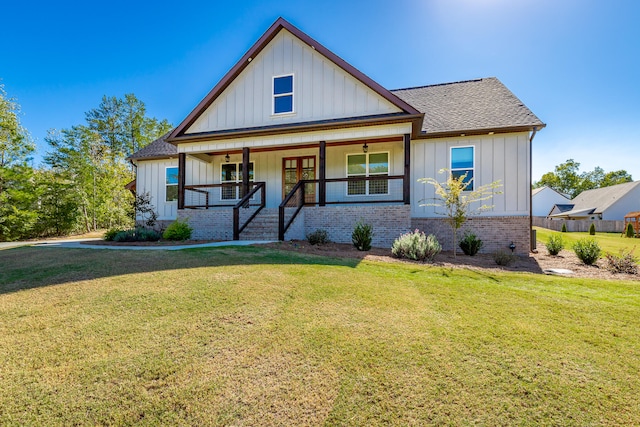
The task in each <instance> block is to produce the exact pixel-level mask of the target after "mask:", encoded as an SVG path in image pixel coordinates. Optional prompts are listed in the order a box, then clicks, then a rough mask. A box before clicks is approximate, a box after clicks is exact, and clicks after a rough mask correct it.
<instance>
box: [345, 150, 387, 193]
mask: <svg viewBox="0 0 640 427" xmlns="http://www.w3.org/2000/svg"><path fill="white" fill-rule="evenodd" d="M385 153H386V154H387V173H386V174H382V173H373V174H371V173H370V172H369V156H370V155H371V154H385ZM362 155H364V156H366V160H365V164H366V172H365V175H364V176H365V177H370V176H390V175H391V152H390V151H374V152H367V153H347V154H346V155H345V161H346V168H345V172H346V176H347V178H350V176H349V156H362ZM351 176H353V177H356V176H362V175H351ZM369 183H370V181H365V190H364V194H349V183H348V182H347V183H346V184H347V185H346V186H345V195H346V196H347V197H376V196H388V195H389V194H390V193H389V180H387V192H386V193H376V194H369Z"/></svg>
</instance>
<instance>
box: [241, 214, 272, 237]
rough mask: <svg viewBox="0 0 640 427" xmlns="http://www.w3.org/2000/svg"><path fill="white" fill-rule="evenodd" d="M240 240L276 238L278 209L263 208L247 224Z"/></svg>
mask: <svg viewBox="0 0 640 427" xmlns="http://www.w3.org/2000/svg"><path fill="white" fill-rule="evenodd" d="M240 240H278V209H263V210H262V211H260V213H259V214H258V216H256V217H255V218H254V219H253V221H251V222H250V223H249V225H247V228H245V229H244V230H243V231H242V233H240Z"/></svg>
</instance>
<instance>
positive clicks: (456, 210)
mask: <svg viewBox="0 0 640 427" xmlns="http://www.w3.org/2000/svg"><path fill="white" fill-rule="evenodd" d="M438 173H446V174H447V180H446V181H444V182H439V181H438V180H436V179H435V178H421V179H419V180H418V182H421V183H423V184H430V185H433V187H434V189H435V193H436V197H435V198H433V199H432V200H433V201H432V202H430V203H423V204H420V206H437V207H441V208H444V212H438V211H437V210H436V213H437V214H439V215H443V216H446V219H445V221H446V222H447V224H449V226H450V227H451V231H452V235H451V238H452V244H453V256H454V257H455V256H456V246H457V242H458V230H459V229H460V227H462V225H463V224H464V222H465V221H466V220H467V218H469V216H472V215H477V214H479V213H481V212H484V211H487V210H489V209H491V208H493V205H485V204H479V203H480V202H483V201H485V200H489V199H490V198H492V197H493V196H494V195H496V194H501V193H502V192H501V191H498V188H500V187H501V186H502V185H501V184H500V181H494V182H492V183H490V184H485V185H481V186H479V187H477V188H475V189H474V190H470V189H469V186H470V185H472V182H473V178H472V179H470V180H467V174H466V173H465V174H463V175H461V176H458V177H455V176H454V175H453V174H452V173H451V172H450V171H449V170H448V169H440V171H439V172H438Z"/></svg>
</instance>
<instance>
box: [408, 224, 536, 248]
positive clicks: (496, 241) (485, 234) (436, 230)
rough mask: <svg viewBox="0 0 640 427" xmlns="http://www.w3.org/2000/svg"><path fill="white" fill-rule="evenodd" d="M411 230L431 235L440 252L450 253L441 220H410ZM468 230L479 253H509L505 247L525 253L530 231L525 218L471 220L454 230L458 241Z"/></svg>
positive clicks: (446, 229) (448, 234)
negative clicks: (479, 243)
mask: <svg viewBox="0 0 640 427" xmlns="http://www.w3.org/2000/svg"><path fill="white" fill-rule="evenodd" d="M411 228H412V229H416V228H417V229H419V230H421V231H424V232H425V233H426V234H434V235H435V236H436V237H437V239H438V241H439V242H440V244H441V245H442V249H443V250H445V251H450V250H452V249H453V248H452V241H451V240H452V237H451V236H452V234H451V233H452V232H451V227H449V225H448V224H447V223H446V222H445V220H444V218H412V219H411ZM465 230H469V231H470V232H472V233H474V234H475V235H476V236H478V238H479V239H481V240H482V242H483V246H482V249H481V250H480V252H482V253H492V252H495V251H497V250H504V251H510V249H509V245H510V244H511V242H513V243H514V244H515V245H516V249H515V253H517V254H521V255H524V254H528V253H529V249H530V244H531V232H530V229H529V217H528V216H506V217H502V216H501V217H474V218H471V219H468V220H467V221H466V222H465V223H464V224H463V225H462V227H461V228H460V230H458V240H460V238H461V237H462V236H463V234H464V231H465Z"/></svg>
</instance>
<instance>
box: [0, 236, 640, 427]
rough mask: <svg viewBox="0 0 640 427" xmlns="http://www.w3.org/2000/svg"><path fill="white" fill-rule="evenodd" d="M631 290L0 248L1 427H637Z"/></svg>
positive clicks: (349, 266) (523, 279)
mask: <svg viewBox="0 0 640 427" xmlns="http://www.w3.org/2000/svg"><path fill="white" fill-rule="evenodd" d="M638 313H640V285H639V284H638V283H637V282H622V281H619V282H618V281H597V280H587V279H584V280H583V279H578V278H558V277H549V276H542V275H533V274H522V273H504V274H499V273H487V272H483V271H471V270H462V269H460V270H457V269H447V268H438V267H431V266H429V265H420V264H409V263H383V262H369V261H363V262H358V261H355V260H338V259H327V258H321V257H314V256H304V255H298V254H294V253H282V252H278V251H274V250H267V249H264V248H256V247H245V248H210V249H191V250H186V251H179V252H164V251H144V252H134V251H98V250H74V249H61V248H58V249H54V248H30V247H23V248H17V249H9V250H3V251H0V390H2V392H1V393H0V424H1V425H51V426H55V425H104V424H110V425H111V424H116V425H131V424H136V425H137V424H142V425H159V424H162V425H247V426H248V425H261V426H271V425H273V426H276V425H354V426H361V425H398V426H407V425H425V424H447V425H461V424H462V425H465V424H466V425H468V424H481V425H512V424H517V425H576V426H584V425H640V391H639V390H640V332H639V331H640V316H639V315H638Z"/></svg>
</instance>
